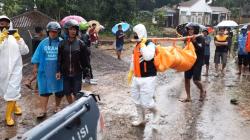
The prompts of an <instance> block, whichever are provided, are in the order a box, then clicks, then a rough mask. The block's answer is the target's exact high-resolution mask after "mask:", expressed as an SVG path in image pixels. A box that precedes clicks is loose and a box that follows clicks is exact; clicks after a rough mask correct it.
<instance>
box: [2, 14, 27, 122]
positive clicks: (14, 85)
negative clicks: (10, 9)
mask: <svg viewBox="0 0 250 140" xmlns="http://www.w3.org/2000/svg"><path fill="white" fill-rule="evenodd" d="M10 23H11V21H10V19H9V18H8V17H7V16H4V15H2V16H0V58H1V59H0V81H1V84H0V96H2V97H3V99H4V100H5V101H6V112H5V114H6V115H5V121H6V124H7V125H8V126H13V125H14V123H15V122H14V120H13V118H12V114H15V115H21V114H22V110H21V108H20V107H19V106H18V105H17V100H18V99H19V98H20V97H21V94H20V90H21V81H22V68H23V62H22V56H21V55H25V54H28V53H29V48H28V46H27V45H26V44H25V42H24V40H23V39H22V38H21V37H20V35H19V34H18V32H17V31H16V32H15V33H13V34H12V33H11V32H9V31H8V29H9V28H11V27H10Z"/></svg>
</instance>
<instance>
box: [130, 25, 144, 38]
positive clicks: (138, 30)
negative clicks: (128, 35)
mask: <svg viewBox="0 0 250 140" xmlns="http://www.w3.org/2000/svg"><path fill="white" fill-rule="evenodd" d="M133 31H134V32H135V33H136V34H137V36H138V39H139V41H141V40H142V38H147V30H146V28H145V26H144V25H143V24H137V25H136V26H135V27H134V28H133Z"/></svg>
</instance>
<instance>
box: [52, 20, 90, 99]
mask: <svg viewBox="0 0 250 140" xmlns="http://www.w3.org/2000/svg"><path fill="white" fill-rule="evenodd" d="M64 30H65V33H66V34H67V36H68V38H65V39H64V40H63V41H62V42H61V43H60V47H59V52H58V64H57V66H58V67H57V74H56V77H57V79H60V78H61V77H62V78H63V92H64V95H66V98H67V101H68V103H69V104H71V103H72V102H73V97H72V93H73V95H74V96H75V97H76V95H77V94H78V92H79V91H80V90H81V86H82V75H83V72H87V71H89V68H90V64H89V61H88V58H89V52H88V50H87V46H86V44H84V42H83V41H82V40H80V39H79V38H78V37H77V36H78V32H79V24H78V22H77V21H76V20H73V19H72V20H69V21H67V22H66V23H65V24H64ZM76 98H77V97H76Z"/></svg>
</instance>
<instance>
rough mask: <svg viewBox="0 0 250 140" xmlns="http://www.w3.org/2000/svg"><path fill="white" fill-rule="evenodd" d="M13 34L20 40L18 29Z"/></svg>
mask: <svg viewBox="0 0 250 140" xmlns="http://www.w3.org/2000/svg"><path fill="white" fill-rule="evenodd" d="M13 36H14V37H15V39H16V40H17V41H19V40H20V39H21V36H20V35H19V33H18V31H16V32H15V33H14V34H13Z"/></svg>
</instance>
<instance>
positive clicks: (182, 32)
mask: <svg viewBox="0 0 250 140" xmlns="http://www.w3.org/2000/svg"><path fill="white" fill-rule="evenodd" d="M188 24H193V25H194V28H195V29H194V30H195V34H198V33H199V31H200V29H204V28H206V27H205V26H204V25H201V24H198V23H193V22H187V23H184V24H180V25H178V26H177V27H176V33H177V34H178V35H180V36H185V35H186V34H187V30H186V25H188Z"/></svg>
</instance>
